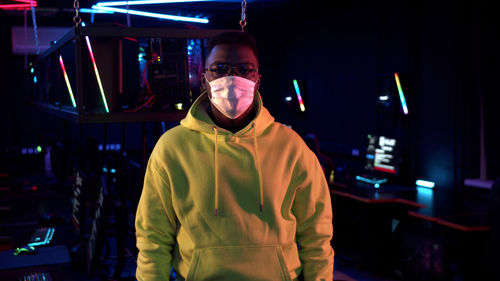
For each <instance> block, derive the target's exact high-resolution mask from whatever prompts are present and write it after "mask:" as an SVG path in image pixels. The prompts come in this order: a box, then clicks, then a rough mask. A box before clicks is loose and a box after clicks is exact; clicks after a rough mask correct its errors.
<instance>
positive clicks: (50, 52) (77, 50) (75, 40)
mask: <svg viewBox="0 0 500 281" xmlns="http://www.w3.org/2000/svg"><path fill="white" fill-rule="evenodd" d="M224 31H228V30H214V29H205V30H203V29H198V30H196V29H168V28H158V27H154V28H134V27H132V28H128V27H116V26H86V27H75V28H73V29H71V30H70V31H69V32H68V33H67V34H65V35H64V36H63V37H62V38H61V39H59V40H58V41H56V42H55V43H54V44H53V45H52V46H51V47H50V48H49V49H47V50H46V51H45V52H44V53H43V54H41V55H40V56H39V57H38V58H37V59H36V61H35V67H36V66H37V65H39V66H41V65H51V67H52V68H54V67H58V65H57V64H58V61H57V58H58V57H59V55H60V54H62V53H63V51H64V52H65V55H66V56H67V57H71V59H72V62H73V64H74V65H72V67H71V68H70V70H71V71H73V75H72V78H74V79H75V82H74V83H73V84H72V85H73V87H74V88H73V92H74V98H75V100H76V105H77V107H76V108H74V107H72V106H68V105H67V102H66V103H64V102H62V100H61V99H62V98H63V95H64V94H63V92H62V91H61V90H57V87H56V86H54V84H57V83H51V82H50V81H49V82H47V83H46V85H45V84H44V85H39V86H38V87H40V88H39V89H42V91H41V93H42V94H40V93H35V94H34V97H33V98H32V99H31V100H29V104H31V105H33V106H34V107H36V108H38V109H40V110H42V111H43V112H47V113H49V114H53V115H55V116H57V117H59V118H62V119H65V120H68V121H71V122H75V123H128V122H159V121H179V120H181V119H182V118H184V117H185V116H186V113H187V111H185V110H182V111H171V112H164V111H158V112H156V111H139V112H121V111H117V112H114V111H113V109H110V112H109V113H105V112H102V110H99V109H97V108H91V107H89V106H86V98H84V96H86V95H89V97H93V96H94V95H96V93H95V92H93V91H88V90H87V91H86V90H85V89H86V88H85V87H86V86H85V85H87V84H85V83H88V81H86V80H85V78H84V77H85V76H84V75H85V74H87V73H86V72H88V71H93V70H92V69H87V68H88V66H87V67H84V65H85V62H86V60H85V59H84V58H82V55H85V53H84V52H85V50H86V48H87V47H86V38H85V37H86V36H88V37H89V38H90V40H97V39H98V38H99V37H100V38H109V39H110V41H113V40H120V38H127V37H128V38H181V39H182V38H186V39H188V38H193V39H204V38H209V37H212V36H214V35H216V34H218V33H221V32H224ZM92 38H94V39H92ZM105 40H107V39H105ZM72 54H74V57H72V56H73V55H72ZM111 54H113V53H111ZM87 55H88V54H87ZM104 61H105V62H104V63H102V65H103V68H106V67H108V68H109V60H108V61H106V58H105V57H104ZM54 65H55V66H54ZM66 68H67V69H68V67H66ZM37 71H40V74H50V75H52V77H54V75H59V74H57V69H56V70H50V71H52V73H47V72H48V71H44V70H43V67H40V70H37ZM99 72H101V69H99ZM108 73H109V72H108ZM113 75H115V74H113ZM108 77H110V75H109V74H108ZM84 80H85V81H84ZM110 81H111V80H110ZM60 83H61V82H60V81H59V84H60ZM110 83H111V82H110ZM184 83H185V82H184ZM39 84H40V83H39ZM113 87H116V86H114V84H112V86H111V89H113V90H112V91H109V92H111V93H109V95H110V96H111V98H113V97H114V95H116V90H115V88H113ZM188 87H189V86H188ZM106 95H108V91H106ZM66 98H67V97H66ZM54 101H61V102H59V103H60V104H65V105H64V106H54V104H57V102H54ZM186 106H188V104H186ZM115 109H116V107H115ZM96 111H101V112H100V113H95V112H96Z"/></svg>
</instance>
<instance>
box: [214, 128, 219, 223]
mask: <svg viewBox="0 0 500 281" xmlns="http://www.w3.org/2000/svg"><path fill="white" fill-rule="evenodd" d="M212 129H213V130H214V134H215V155H214V162H215V163H214V169H215V175H214V177H215V202H214V205H215V216H217V214H218V213H219V181H218V175H219V167H218V165H217V162H219V161H217V154H218V150H219V148H218V147H217V133H218V132H217V128H216V127H213V128H212Z"/></svg>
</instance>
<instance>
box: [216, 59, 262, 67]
mask: <svg viewBox="0 0 500 281" xmlns="http://www.w3.org/2000/svg"><path fill="white" fill-rule="evenodd" d="M219 63H222V64H230V63H229V62H227V61H223V60H216V61H214V62H212V63H211V64H210V65H212V64H219ZM235 64H249V65H252V66H256V65H255V64H254V63H251V62H249V61H240V62H236V63H231V65H235Z"/></svg>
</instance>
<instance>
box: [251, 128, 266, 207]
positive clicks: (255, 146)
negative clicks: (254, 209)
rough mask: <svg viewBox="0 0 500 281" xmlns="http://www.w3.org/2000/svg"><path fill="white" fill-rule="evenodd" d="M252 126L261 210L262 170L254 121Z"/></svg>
mask: <svg viewBox="0 0 500 281" xmlns="http://www.w3.org/2000/svg"><path fill="white" fill-rule="evenodd" d="M252 127H253V146H254V149H255V161H256V162H257V173H258V174H259V199H260V202H259V203H260V205H259V210H260V211H261V212H262V210H263V209H264V190H263V188H262V170H261V168H260V158H259V149H258V148H259V147H258V146H257V128H256V126H255V122H253V123H252Z"/></svg>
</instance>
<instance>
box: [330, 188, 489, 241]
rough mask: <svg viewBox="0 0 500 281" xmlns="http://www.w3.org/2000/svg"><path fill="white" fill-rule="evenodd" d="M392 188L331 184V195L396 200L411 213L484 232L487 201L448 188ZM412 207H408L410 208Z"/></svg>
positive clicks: (383, 201) (377, 201)
mask: <svg viewBox="0 0 500 281" xmlns="http://www.w3.org/2000/svg"><path fill="white" fill-rule="evenodd" d="M393 190H394V191H393V192H380V191H377V190H376V189H369V188H366V187H361V188H359V186H356V185H354V186H349V185H344V184H335V183H334V184H333V185H332V188H331V194H332V197H334V196H341V197H343V198H349V199H352V200H355V201H357V202H361V203H366V204H373V205H375V204H384V205H387V204H398V205H402V206H406V207H408V208H409V210H408V211H407V214H408V215H409V216H411V217H414V218H418V219H422V220H426V221H429V222H433V223H437V224H439V225H441V226H444V227H449V228H452V229H455V230H459V231H466V232H487V231H489V229H490V227H489V225H488V222H487V215H488V213H487V202H481V200H475V199H473V198H469V197H467V194H459V193H456V192H453V191H452V190H437V189H436V190H433V189H428V188H423V187H417V188H415V190H414V191H411V189H407V188H406V190H405V191H397V188H393ZM411 208H412V209H411Z"/></svg>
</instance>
